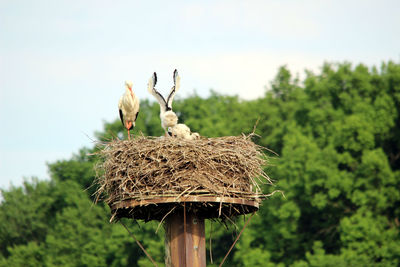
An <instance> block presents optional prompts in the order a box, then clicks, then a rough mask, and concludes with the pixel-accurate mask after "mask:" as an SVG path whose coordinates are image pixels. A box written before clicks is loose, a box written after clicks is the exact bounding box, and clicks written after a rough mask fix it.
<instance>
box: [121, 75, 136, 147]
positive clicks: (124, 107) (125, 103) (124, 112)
mask: <svg viewBox="0 0 400 267" xmlns="http://www.w3.org/2000/svg"><path fill="white" fill-rule="evenodd" d="M125 87H126V90H125V93H124V94H123V95H122V96H121V98H120V99H119V103H118V108H119V117H120V118H121V122H122V124H123V125H124V127H125V128H126V130H127V131H128V139H129V140H131V135H130V132H129V131H130V130H132V129H133V127H135V122H136V119H137V116H138V115H139V98H138V97H137V96H136V95H135V93H133V91H132V82H130V81H126V82H125Z"/></svg>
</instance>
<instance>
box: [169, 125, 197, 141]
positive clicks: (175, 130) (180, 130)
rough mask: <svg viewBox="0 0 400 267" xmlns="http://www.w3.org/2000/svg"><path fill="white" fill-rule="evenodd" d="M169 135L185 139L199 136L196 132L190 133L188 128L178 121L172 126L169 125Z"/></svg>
mask: <svg viewBox="0 0 400 267" xmlns="http://www.w3.org/2000/svg"><path fill="white" fill-rule="evenodd" d="M171 136H172V137H175V138H182V139H187V140H195V139H199V138H200V135H199V134H198V133H192V132H191V131H190V128H189V127H188V126H187V125H186V124H183V123H178V124H177V125H175V126H174V127H171Z"/></svg>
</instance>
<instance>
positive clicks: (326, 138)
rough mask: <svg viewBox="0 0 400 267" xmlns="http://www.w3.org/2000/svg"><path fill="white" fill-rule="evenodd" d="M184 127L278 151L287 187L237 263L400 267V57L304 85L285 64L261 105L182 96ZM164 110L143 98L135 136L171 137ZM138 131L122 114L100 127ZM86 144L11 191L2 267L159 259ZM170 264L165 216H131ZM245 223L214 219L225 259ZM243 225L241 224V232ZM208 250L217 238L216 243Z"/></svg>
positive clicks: (330, 72)
mask: <svg viewBox="0 0 400 267" xmlns="http://www.w3.org/2000/svg"><path fill="white" fill-rule="evenodd" d="M174 110H176V111H179V112H178V116H179V118H180V122H184V123H185V124H187V125H188V126H189V127H190V128H191V129H192V130H193V131H196V132H199V133H200V134H201V135H202V136H207V137H218V136H226V135H240V134H242V133H251V132H252V131H253V129H254V127H255V125H256V122H257V121H258V123H257V125H256V127H255V133H256V134H257V135H258V137H256V138H255V139H254V141H255V142H256V143H258V144H259V145H262V146H264V147H267V148H269V149H271V150H273V151H275V152H276V153H277V154H278V155H279V156H275V155H274V154H270V155H269V156H270V166H268V167H266V172H267V173H268V174H269V176H270V177H271V178H272V179H273V180H274V183H275V185H274V186H270V185H264V188H263V189H264V191H265V192H266V193H268V192H271V191H273V190H276V189H279V190H282V191H283V192H284V194H285V197H282V196H281V195H279V194H275V195H274V196H272V197H270V198H268V199H267V200H265V201H264V202H263V203H262V205H261V207H260V210H259V212H258V213H257V215H256V216H254V218H253V219H252V221H251V224H250V225H249V226H248V228H246V230H245V232H244V233H243V235H242V237H241V239H240V240H239V242H238V243H237V245H236V246H235V248H234V250H233V252H232V253H231V254H230V257H229V259H228V260H227V262H226V263H225V265H226V266H297V267H303V266H304V267H305V266H398V265H399V264H400V234H399V230H400V221H399V220H400V190H399V189H400V117H399V116H400V64H398V63H394V62H384V63H382V65H381V66H380V67H371V68H369V67H367V66H365V65H362V64H359V65H356V66H353V65H352V64H350V63H337V64H330V63H325V64H323V66H322V67H321V69H320V71H319V72H318V73H314V72H311V71H306V75H305V78H304V79H303V80H300V79H299V78H297V77H295V76H293V74H292V73H290V71H289V70H288V69H287V68H286V67H281V68H279V70H278V72H277V75H276V77H275V78H274V80H273V81H272V82H271V83H270V86H269V87H268V90H266V92H265V95H264V96H263V97H260V98H258V99H255V100H249V101H245V100H241V99H240V98H239V97H237V96H226V95H220V94H218V93H216V92H214V91H211V93H210V96H209V97H207V98H202V97H200V96H198V95H196V94H193V95H192V96H190V97H187V98H185V99H178V100H177V101H176V103H174ZM158 115H159V106H158V104H157V103H154V102H149V101H147V100H145V101H142V102H141V112H140V115H139V117H138V120H137V123H136V125H137V126H136V128H135V130H134V134H140V132H142V133H143V134H144V135H151V136H160V135H162V134H163V132H162V128H161V127H160V121H159V116H158ZM125 134H126V133H125V131H124V130H123V127H122V125H121V123H120V121H119V119H115V121H113V122H108V123H105V125H104V129H103V130H102V131H99V132H97V133H96V136H97V138H98V139H99V140H109V139H110V138H114V137H115V136H119V137H124V138H126V136H124V135H125ZM96 149H97V148H96V147H95V146H93V147H85V148H82V149H81V150H80V151H78V152H76V153H75V154H74V156H72V157H71V158H70V159H64V160H59V161H56V162H53V163H51V164H48V168H49V172H50V177H51V179H50V180H49V181H43V180H38V179H36V178H32V179H30V180H26V181H25V182H24V183H23V185H22V186H18V187H11V188H8V189H2V190H1V194H2V197H3V201H2V202H1V203H0V266H115V267H116V266H151V263H150V261H149V260H148V259H147V258H146V256H145V255H144V253H143V252H142V251H141V250H140V248H138V246H137V245H136V243H135V242H134V240H133V239H132V238H131V237H130V236H129V235H128V233H127V232H126V230H125V229H124V228H123V227H122V226H121V225H120V224H119V223H116V224H110V223H109V221H108V220H109V218H110V209H109V208H108V206H106V205H104V203H98V204H94V195H93V194H94V192H95V190H96V188H95V187H94V186H92V183H93V180H94V177H95V172H94V165H95V164H96V163H97V161H98V159H97V158H96V157H94V156H90V155H89V154H91V153H93V152H95V151H96ZM124 222H125V223H126V224H127V225H128V226H129V227H130V229H132V231H133V232H134V233H135V235H136V236H137V238H138V239H139V240H140V241H141V242H142V243H143V245H144V246H145V247H146V249H147V250H148V252H149V254H150V255H151V256H152V257H153V258H154V259H155V260H156V261H157V262H158V264H159V266H163V263H164V236H163V235H164V233H163V229H162V227H161V228H160V230H159V231H158V232H157V233H155V230H156V228H157V226H158V223H157V222H150V223H143V222H132V221H130V220H125V221H124ZM243 224H244V220H243V218H238V219H237V220H236V222H235V224H227V225H225V224H222V223H219V222H218V221H213V222H211V221H209V222H207V224H206V235H207V237H210V236H211V237H212V256H213V260H214V263H213V264H211V263H210V259H209V257H208V259H207V261H208V266H217V264H218V263H219V262H221V260H222V258H223V256H224V255H225V253H226V249H227V248H229V246H230V245H231V244H232V242H233V241H234V239H235V237H236V234H237V233H238V228H241V227H242V226H243ZM239 230H240V229H239ZM207 246H209V242H208V241H207Z"/></svg>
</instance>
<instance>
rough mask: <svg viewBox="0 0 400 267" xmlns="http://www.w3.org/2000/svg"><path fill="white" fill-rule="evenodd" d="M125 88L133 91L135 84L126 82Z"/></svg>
mask: <svg viewBox="0 0 400 267" xmlns="http://www.w3.org/2000/svg"><path fill="white" fill-rule="evenodd" d="M125 86H126V88H128V89H129V90H130V91H132V86H133V83H132V82H131V81H125Z"/></svg>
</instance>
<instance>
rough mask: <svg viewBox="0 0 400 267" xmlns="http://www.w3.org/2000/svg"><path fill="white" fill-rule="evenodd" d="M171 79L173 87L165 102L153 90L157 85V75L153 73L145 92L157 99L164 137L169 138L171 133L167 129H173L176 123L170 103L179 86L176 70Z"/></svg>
mask: <svg viewBox="0 0 400 267" xmlns="http://www.w3.org/2000/svg"><path fill="white" fill-rule="evenodd" d="M173 78H174V86H172V88H171V91H170V93H169V95H168V98H167V101H165V98H164V97H163V96H162V95H161V94H160V92H158V91H157V89H156V88H155V86H156V84H157V74H156V73H155V72H154V74H153V76H152V77H151V78H150V79H149V83H148V84H147V90H148V91H149V93H150V94H152V95H153V96H154V97H155V98H156V99H157V102H158V104H160V119H161V127H162V128H163V129H164V131H165V133H166V135H167V134H168V135H170V136H171V134H172V133H171V131H170V129H169V128H170V127H174V126H175V125H176V124H177V123H178V116H176V114H175V112H173V111H172V101H173V100H174V96H175V94H176V92H177V91H178V90H179V87H180V84H181V78H180V77H179V75H178V71H177V70H175V71H174V76H173Z"/></svg>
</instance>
